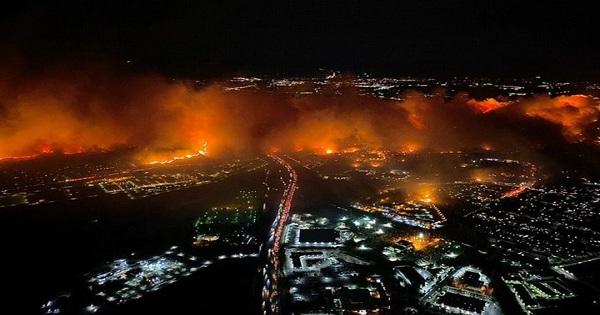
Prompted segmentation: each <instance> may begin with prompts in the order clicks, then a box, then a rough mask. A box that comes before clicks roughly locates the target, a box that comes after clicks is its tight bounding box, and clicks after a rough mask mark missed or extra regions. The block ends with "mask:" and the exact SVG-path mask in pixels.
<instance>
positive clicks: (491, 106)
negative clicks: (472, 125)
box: [467, 98, 511, 114]
mask: <svg viewBox="0 0 600 315" xmlns="http://www.w3.org/2000/svg"><path fill="white" fill-rule="evenodd" d="M510 103H511V102H503V101H498V100H496V99H495V98H486V99H485V100H482V101H478V100H476V99H470V100H468V101H467V104H468V105H469V106H471V108H473V109H474V110H475V111H477V112H480V113H482V114H487V113H489V112H492V111H495V110H497V109H500V108H503V107H505V106H507V105H509V104H510Z"/></svg>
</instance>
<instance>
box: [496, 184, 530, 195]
mask: <svg viewBox="0 0 600 315" xmlns="http://www.w3.org/2000/svg"><path fill="white" fill-rule="evenodd" d="M527 189H529V185H521V186H519V187H517V188H515V189H511V190H509V191H507V192H505V193H504V194H503V195H502V198H515V197H518V196H519V195H520V194H522V193H524V192H525V191H526V190H527Z"/></svg>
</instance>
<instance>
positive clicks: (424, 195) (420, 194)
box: [408, 183, 438, 204]
mask: <svg viewBox="0 0 600 315" xmlns="http://www.w3.org/2000/svg"><path fill="white" fill-rule="evenodd" d="M408 189H409V191H408V196H409V198H410V199H412V200H414V201H417V202H420V203H424V204H435V203H437V202H438V200H437V186H436V185H434V184H431V183H427V184H420V185H416V186H414V187H408Z"/></svg>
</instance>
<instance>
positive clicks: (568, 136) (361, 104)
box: [0, 70, 600, 164]
mask: <svg viewBox="0 0 600 315" xmlns="http://www.w3.org/2000/svg"><path fill="white" fill-rule="evenodd" d="M17 73H19V72H17ZM90 73H91V71H90ZM94 73H95V75H94V77H93V78H91V77H90V78H88V77H82V76H81V75H80V74H81V73H80V72H73V71H68V70H64V71H56V73H55V72H53V71H48V72H47V73H46V72H44V73H41V74H39V75H36V76H35V77H34V76H28V75H27V72H26V71H22V75H18V74H17V75H15V77H10V78H7V77H0V100H2V101H1V102H0V159H2V158H5V159H6V158H15V157H16V158H19V157H21V158H35V157H37V156H39V155H44V154H77V153H83V152H88V151H106V150H112V149H114V148H119V147H127V148H134V149H135V150H136V152H137V153H136V154H137V156H136V157H135V158H136V159H137V160H139V161H142V162H143V163H152V162H155V164H159V163H167V164H168V163H170V162H169V161H176V160H180V159H186V158H189V157H188V156H191V157H193V156H199V155H206V154H207V152H206V150H204V149H203V144H204V143H205V142H208V143H210V145H211V152H210V154H211V156H221V155H228V154H246V153H252V154H255V153H266V152H293V151H302V150H304V151H309V152H314V153H319V154H334V153H354V152H358V151H359V150H365V151H370V150H378V149H391V150H396V151H401V152H404V153H407V154H409V153H414V152H417V151H420V150H430V149H433V150H439V151H444V150H445V151H449V150H453V151H459V150H461V149H464V148H469V147H471V148H472V147H478V146H481V144H482V143H485V145H484V148H486V147H488V146H489V147H490V148H494V150H498V151H501V150H503V149H513V148H514V147H516V146H518V147H519V148H521V149H522V150H533V149H530V147H531V146H530V144H531V143H530V142H529V140H528V139H529V137H532V136H534V135H535V134H537V135H540V134H541V135H542V136H540V137H537V138H535V140H536V141H542V140H543V139H542V140H540V138H541V137H544V138H547V139H548V141H552V143H554V141H555V140H556V139H555V138H552V137H553V135H554V134H553V132H554V129H552V130H549V129H544V128H547V127H548V126H546V125H556V126H558V127H559V128H560V131H561V132H562V136H563V137H564V139H565V140H566V141H568V142H582V141H587V140H590V141H593V140H596V139H598V130H596V128H595V126H597V124H598V119H599V118H600V111H599V109H598V105H597V104H596V101H595V100H594V98H593V97H591V96H586V95H569V96H566V95H565V96H558V97H549V96H532V97H524V98H521V99H516V100H512V101H505V100H502V99H500V100H497V99H485V100H476V99H472V98H469V97H468V95H464V94H461V95H458V96H456V97H453V98H448V97H446V96H445V95H443V93H439V95H437V94H436V95H435V96H431V97H430V96H425V95H424V94H423V93H419V92H414V91H409V92H406V93H404V95H403V99H404V100H402V101H395V100H384V99H380V98H377V97H372V96H368V95H364V94H362V93H361V92H360V91H358V90H352V89H349V90H347V91H345V93H343V94H342V95H334V96H332V95H328V94H327V93H323V94H314V95H302V96H298V95H296V94H294V93H289V92H290V91H289V89H288V90H286V91H284V92H280V91H278V90H275V91H268V92H267V91H261V90H253V91H246V90H241V91H228V90H226V89H224V88H222V87H221V86H219V85H217V84H214V85H209V86H206V87H203V88H198V87H196V86H193V85H191V84H187V83H182V82H173V81H168V80H165V79H164V78H162V77H158V76H134V75H129V76H128V75H121V74H119V75H117V74H115V73H111V72H110V71H106V73H104V72H101V71H100V72H98V73H96V72H94ZM291 89H292V90H293V88H291ZM501 108H506V110H501V111H500V110H499V109H501ZM491 112H495V113H496V114H495V115H487V114H488V113H491ZM484 114H485V115H484ZM532 120H543V121H545V122H547V124H545V125H543V126H541V127H537V126H536V127H532V128H541V129H540V130H535V131H537V132H532V131H531V130H530V129H524V130H523V131H520V130H515V128H511V127H507V126H514V124H511V123H510V122H513V121H517V122H519V123H523V124H522V125H523V126H529V125H531V124H528V122H529V121H532ZM490 122H498V123H495V124H491V123H490ZM507 122H508V123H507ZM551 127H552V126H551ZM548 131H550V132H548Z"/></svg>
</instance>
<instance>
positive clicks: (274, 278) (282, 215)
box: [262, 155, 298, 314]
mask: <svg viewBox="0 0 600 315" xmlns="http://www.w3.org/2000/svg"><path fill="white" fill-rule="evenodd" d="M269 157H270V158H271V159H272V160H274V161H275V162H276V163H278V164H279V165H281V166H283V167H284V168H285V169H286V170H287V171H288V174H289V180H288V181H287V185H286V187H285V189H284V191H283V195H282V197H281V202H280V203H279V208H278V210H277V215H276V216H275V219H274V220H273V224H272V225H271V230H270V231H269V239H268V240H267V242H266V244H265V246H266V247H265V250H266V251H267V262H266V263H265V266H264V268H263V282H264V283H263V290H262V299H263V302H262V309H263V314H279V313H280V303H279V295H280V294H279V292H278V283H279V276H280V274H281V273H280V266H281V263H280V258H281V253H280V250H281V242H282V238H283V233H284V231H285V226H286V224H287V221H288V219H289V217H290V212H291V210H292V201H293V199H294V193H295V192H296V189H298V174H297V173H296V171H295V170H294V168H293V167H292V166H291V165H290V164H289V163H288V162H287V161H285V160H284V159H282V158H280V157H279V156H276V155H269Z"/></svg>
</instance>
